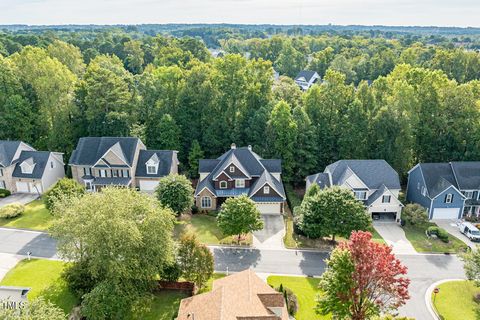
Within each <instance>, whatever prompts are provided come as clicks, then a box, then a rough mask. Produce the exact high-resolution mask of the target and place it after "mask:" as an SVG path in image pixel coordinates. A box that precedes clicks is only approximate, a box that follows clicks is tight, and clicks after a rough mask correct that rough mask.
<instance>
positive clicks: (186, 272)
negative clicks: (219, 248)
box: [177, 234, 213, 288]
mask: <svg viewBox="0 0 480 320" xmlns="http://www.w3.org/2000/svg"><path fill="white" fill-rule="evenodd" d="M177 262H178V265H179V267H180V270H181V273H182V276H183V278H184V279H185V280H187V281H192V282H193V283H195V285H197V286H198V287H199V288H202V287H203V286H204V285H205V283H207V281H208V279H210V277H211V276H212V275H213V254H212V252H211V251H210V250H209V249H208V248H207V247H206V246H205V245H203V244H201V243H200V242H198V241H197V239H196V238H195V235H193V234H186V235H184V236H183V237H182V239H181V240H180V244H179V248H178V253H177Z"/></svg>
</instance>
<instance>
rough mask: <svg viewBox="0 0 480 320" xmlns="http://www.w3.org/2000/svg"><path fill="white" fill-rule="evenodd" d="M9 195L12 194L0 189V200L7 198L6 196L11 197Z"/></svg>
mask: <svg viewBox="0 0 480 320" xmlns="http://www.w3.org/2000/svg"><path fill="white" fill-rule="evenodd" d="M11 194H12V193H11V192H10V190H7V189H0V198H5V197H8V196H9V195H11Z"/></svg>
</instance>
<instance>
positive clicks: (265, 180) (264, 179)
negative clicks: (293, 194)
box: [249, 170, 285, 200]
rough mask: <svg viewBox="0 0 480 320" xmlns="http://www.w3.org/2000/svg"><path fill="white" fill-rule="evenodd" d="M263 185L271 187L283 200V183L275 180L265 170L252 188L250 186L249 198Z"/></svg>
mask: <svg viewBox="0 0 480 320" xmlns="http://www.w3.org/2000/svg"><path fill="white" fill-rule="evenodd" d="M265 184H268V185H269V186H271V187H272V188H273V189H274V190H275V191H276V192H277V193H278V194H279V195H280V196H281V197H282V198H284V200H285V190H284V189H283V183H281V182H280V181H278V180H277V179H275V177H274V176H273V175H272V174H271V173H270V172H268V171H267V170H264V171H263V173H262V175H261V176H260V178H258V179H257V181H255V183H254V184H253V186H251V188H250V193H249V196H253V195H254V194H255V193H257V192H258V190H260V189H261V188H262V187H263V186H264V185H265Z"/></svg>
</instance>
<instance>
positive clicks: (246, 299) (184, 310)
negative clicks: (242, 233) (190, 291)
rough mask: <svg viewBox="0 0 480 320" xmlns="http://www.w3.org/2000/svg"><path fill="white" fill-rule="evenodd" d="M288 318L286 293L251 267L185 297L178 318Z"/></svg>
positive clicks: (211, 319) (251, 319)
mask: <svg viewBox="0 0 480 320" xmlns="http://www.w3.org/2000/svg"><path fill="white" fill-rule="evenodd" d="M203 319H205V320H206V319H208V320H239V319H242V320H261V319H264V320H288V319H289V316H288V311H287V307H286V304H285V298H284V297H283V294H282V293H279V292H277V291H275V290H274V289H273V288H271V287H270V286H269V285H268V284H267V283H265V282H264V281H263V280H262V279H260V278H259V277H258V276H257V275H256V274H255V273H254V272H253V271H252V270H250V269H248V270H245V271H242V272H238V273H235V274H232V275H230V276H227V277H225V278H221V279H217V280H214V281H213V285H212V291H210V292H207V293H202V294H198V295H196V296H193V297H189V298H185V299H182V301H181V302H180V307H179V309H178V316H177V320H203Z"/></svg>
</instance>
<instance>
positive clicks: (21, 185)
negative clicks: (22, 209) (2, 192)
mask: <svg viewBox="0 0 480 320" xmlns="http://www.w3.org/2000/svg"><path fill="white" fill-rule="evenodd" d="M16 184H17V192H22V193H28V192H29V191H30V190H29V189H28V182H21V181H17V183H16Z"/></svg>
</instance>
